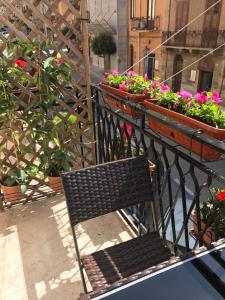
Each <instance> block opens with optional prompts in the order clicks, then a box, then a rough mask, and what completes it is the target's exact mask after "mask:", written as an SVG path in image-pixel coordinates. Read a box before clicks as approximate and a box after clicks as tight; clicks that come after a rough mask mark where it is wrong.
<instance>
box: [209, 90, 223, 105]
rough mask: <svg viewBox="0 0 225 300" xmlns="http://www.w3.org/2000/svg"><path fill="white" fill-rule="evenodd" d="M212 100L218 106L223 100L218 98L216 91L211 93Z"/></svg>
mask: <svg viewBox="0 0 225 300" xmlns="http://www.w3.org/2000/svg"><path fill="white" fill-rule="evenodd" d="M211 98H212V100H213V101H214V102H216V103H217V104H220V103H222V102H223V100H222V99H221V98H220V97H219V93H218V91H214V92H213V93H212V97H211Z"/></svg>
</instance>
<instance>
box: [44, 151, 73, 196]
mask: <svg viewBox="0 0 225 300" xmlns="http://www.w3.org/2000/svg"><path fill="white" fill-rule="evenodd" d="M39 159H40V162H41V166H42V169H43V172H44V174H45V176H47V178H48V181H49V186H50V187H51V189H52V190H53V191H55V192H63V186H62V181H61V177H60V176H61V174H62V173H63V172H68V171H70V170H71V169H72V168H73V167H74V163H75V162H76V159H75V157H74V155H73V154H72V153H71V152H65V151H64V150H60V149H51V150H49V149H48V151H47V152H45V153H43V154H42V155H40V157H39Z"/></svg>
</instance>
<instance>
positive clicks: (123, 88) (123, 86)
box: [119, 81, 128, 92]
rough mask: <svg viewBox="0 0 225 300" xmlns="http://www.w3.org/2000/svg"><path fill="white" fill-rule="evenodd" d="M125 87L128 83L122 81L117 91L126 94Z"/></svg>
mask: <svg viewBox="0 0 225 300" xmlns="http://www.w3.org/2000/svg"><path fill="white" fill-rule="evenodd" d="M127 86H128V81H124V82H123V83H121V84H120V85H119V90H121V91H124V92H126V91H127Z"/></svg>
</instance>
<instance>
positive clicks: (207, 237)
mask: <svg viewBox="0 0 225 300" xmlns="http://www.w3.org/2000/svg"><path fill="white" fill-rule="evenodd" d="M191 217H192V221H193V228H192V229H191V234H192V235H193V237H195V238H197V236H198V233H199V231H198V224H197V214H196V211H195V210H193V211H192V213H191ZM205 227H206V223H205V222H204V221H203V220H201V230H205ZM202 241H203V243H204V244H205V245H210V244H211V243H212V242H215V241H216V238H215V232H214V230H213V229H212V228H211V227H208V228H207V230H206V232H205V233H204V234H203V236H202Z"/></svg>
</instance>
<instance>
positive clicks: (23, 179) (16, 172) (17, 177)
mask: <svg viewBox="0 0 225 300" xmlns="http://www.w3.org/2000/svg"><path fill="white" fill-rule="evenodd" d="M27 179H28V178H27V174H26V172H25V170H24V169H23V168H22V167H20V168H13V169H8V170H5V172H3V173H2V175H1V184H2V185H4V186H9V187H12V186H17V185H19V186H20V188H21V191H22V192H23V193H25V192H26V190H27Z"/></svg>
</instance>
